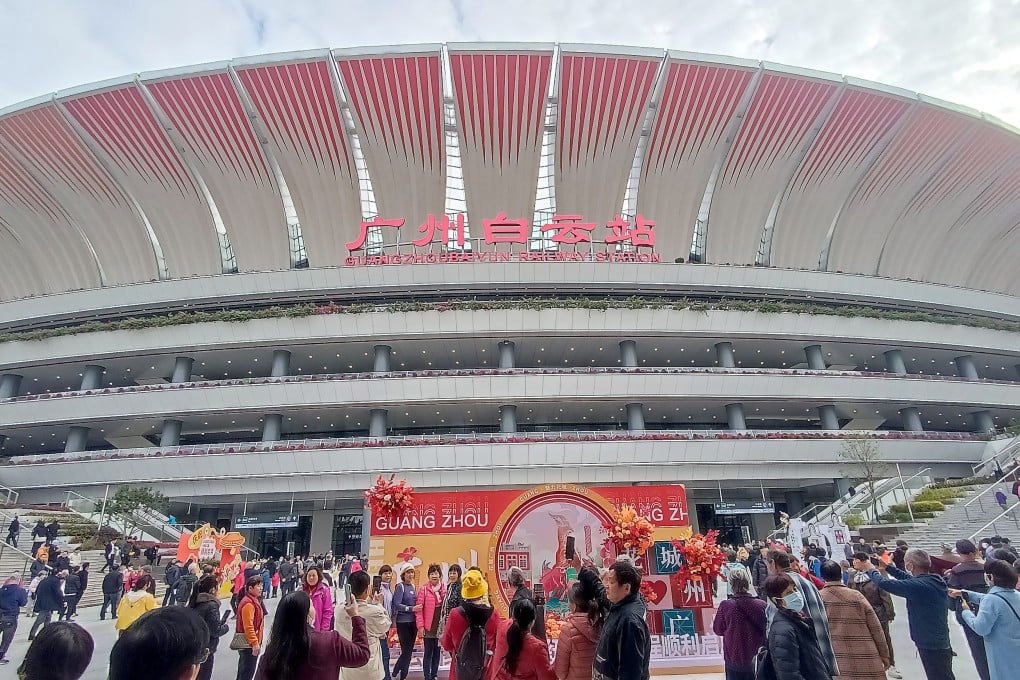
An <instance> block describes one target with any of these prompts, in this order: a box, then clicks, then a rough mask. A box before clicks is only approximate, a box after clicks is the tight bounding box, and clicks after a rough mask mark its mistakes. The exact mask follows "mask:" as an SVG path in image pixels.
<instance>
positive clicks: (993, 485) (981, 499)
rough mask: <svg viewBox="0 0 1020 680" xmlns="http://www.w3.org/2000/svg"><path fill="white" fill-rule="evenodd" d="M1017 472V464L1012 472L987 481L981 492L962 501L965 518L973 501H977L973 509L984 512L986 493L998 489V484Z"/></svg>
mask: <svg viewBox="0 0 1020 680" xmlns="http://www.w3.org/2000/svg"><path fill="white" fill-rule="evenodd" d="M985 462H987V461H985ZM1018 474H1020V466H1017V467H1015V468H1013V470H1012V472H1010V473H1009V474H1008V475H1006V476H1005V477H1004V478H1003V479H997V480H995V481H993V482H991V483H989V484H988V486H986V487H985V488H984V489H983V490H982V491H981V493H979V494H977V495H976V496H974V497H973V498H971V499H970V500H969V501H967V502H966V503H964V504H963V512H964V514H965V515H966V516H967V519H970V518H971V517H970V511H971V506H973V505H974V504H975V503H977V504H978V507H977V508H976V509H975V510H978V509H979V510H981V512H984V511H985V510H986V509H987V508H986V507H985V501H987V500H988V494H990V493H992V492H993V491H995V490H996V489H998V488H999V487H1000V486H1002V484H1003V482H1004V481H1005V480H1008V479H1009V478H1010V477H1012V478H1014V479H1016V477H1017V475H1018Z"/></svg>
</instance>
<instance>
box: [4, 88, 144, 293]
mask: <svg viewBox="0 0 1020 680" xmlns="http://www.w3.org/2000/svg"><path fill="white" fill-rule="evenodd" d="M0 138H3V140H4V141H5V142H6V143H7V144H9V145H10V147H11V148H13V149H14V150H15V151H16V152H17V153H18V155H19V157H20V159H21V160H22V161H23V162H25V163H29V164H31V166H32V168H33V170H34V172H35V174H36V175H35V176H36V177H37V178H38V180H39V181H40V183H41V184H42V185H43V189H44V190H45V191H46V192H47V193H48V194H50V195H51V196H53V197H54V198H56V199H57V200H58V201H59V202H60V203H61V204H62V205H63V206H64V208H65V210H66V211H67V212H68V214H70V216H71V217H72V218H73V219H74V220H75V221H76V222H77V224H78V226H79V227H81V229H82V231H84V232H85V234H86V235H87V236H88V239H89V241H90V242H91V244H92V245H93V247H94V248H95V251H96V254H97V256H98V257H99V262H100V264H101V265H102V269H103V273H104V275H105V277H106V283H107V284H117V283H133V282H136V281H149V280H155V279H158V278H159V272H158V270H157V267H156V258H155V253H154V251H153V247H152V242H151V241H150V240H149V237H148V235H147V234H146V231H145V226H144V224H143V223H142V222H141V220H140V219H139V217H138V215H137V214H136V213H135V212H134V210H133V208H132V207H131V205H130V202H129V201H128V199H127V197H126V196H125V195H124V193H123V192H122V191H121V189H120V187H119V186H117V184H116V183H115V182H114V181H113V180H112V178H111V177H110V176H109V174H108V173H107V172H106V170H105V169H104V168H103V167H102V166H101V165H99V163H98V162H97V161H96V159H95V157H94V156H93V155H92V153H91V152H90V151H89V150H88V148H87V147H86V146H85V145H84V144H83V143H82V142H81V140H80V139H78V137H77V135H76V134H75V132H74V130H72V129H71V127H70V125H68V123H67V121H65V120H64V119H63V117H62V116H61V115H60V113H59V112H58V111H57V109H56V107H55V106H53V105H52V104H48V105H45V106H40V107H36V108H33V109H28V110H26V111H22V112H20V113H17V114H14V115H11V116H7V117H5V118H2V119H0Z"/></svg>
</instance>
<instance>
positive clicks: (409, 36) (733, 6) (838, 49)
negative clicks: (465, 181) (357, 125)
mask: <svg viewBox="0 0 1020 680" xmlns="http://www.w3.org/2000/svg"><path fill="white" fill-rule="evenodd" d="M0 16H3V17H4V18H5V20H4V22H3V26H2V27H0V63H4V64H6V65H7V66H6V67H5V69H4V71H5V77H4V78H3V80H2V82H0V106H6V105H8V104H12V103H15V102H17V101H21V100H24V99H28V98H31V97H35V96H38V95H42V94H47V93H50V92H53V91H55V90H58V89H61V88H65V87H70V86H74V85H80V84H82V83H87V82H92V81H97V80H103V79H106V78H110V77H115V76H120V75H125V74H130V73H138V72H142V71H149V70H157V69H163V68H172V67H178V66H184V65H188V64H194V63H203V62H209V61H219V60H224V59H230V58H233V57H238V56H248V55H253V54H261V53H266V52H287V51H298V50H305V49H311V48H318V47H353V46H359V45H389V44H401V43H436V42H457V41H475V40H485V41H496V42H511V41H529V42H530V41H545V42H553V41H559V42H590V43H596V44H624V45H640V46H649V47H660V48H673V49H679V50H688V51H695V52H704V53H709V54H726V55H732V56H738V57H745V58H750V59H766V60H769V61H773V62H779V63H786V64H791V65H795V66H800V67H805V68H812V69H817V70H821V71H829V72H834V73H840V74H846V75H851V76H855V77H859V78H864V79H868V80H874V81H878V82H882V83H886V84H889V85H895V86H898V87H903V88H906V89H910V90H915V91H919V92H922V93H924V94H928V95H931V96H933V97H937V98H940V99H946V100H949V101H952V102H956V103H960V104H964V105H966V106H970V107H973V108H976V109H979V110H982V111H986V112H988V113H991V114H993V115H996V116H998V117H1001V118H1003V119H1005V120H1006V121H1009V122H1012V123H1014V124H1017V125H1020V88H1018V87H1017V80H1018V79H1020V47H1018V46H1020V3H1018V2H1016V1H1015V0H1012V1H1006V0H1003V1H1001V2H1000V1H993V0H976V1H972V2H967V3H961V2H958V1H955V0H948V1H947V0H899V1H898V2H858V1H852V0H850V1H844V2H841V3H839V5H838V6H836V5H834V4H833V3H805V2H803V1H802V0H774V1H773V2H757V1H751V0H716V1H713V2H694V1H693V0H645V1H644V2H640V3H634V2H624V1H622V0H601V1H599V0H573V1H568V0H563V1H560V2H551V1H549V0H519V1H518V2H513V3H497V2H489V1H488V0H472V1H471V2H466V1H465V0H434V1H433V2H427V3H422V2H410V1H405V0H373V1H371V2H363V1H361V2H356V1H354V0H349V1H348V2H344V3H335V2H325V1H321V0H304V1H301V0H292V1H290V2H277V1H276V0H218V1H214V0H204V1H203V0H177V1H176V2H174V3H171V4H168V3H150V2H141V1H138V2H124V3H119V4H116V5H97V4H95V3H80V2H74V1H72V0H63V1H58V0H51V1H50V2H46V3H24V2H20V1H18V0H0Z"/></svg>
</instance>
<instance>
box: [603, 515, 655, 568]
mask: <svg viewBox="0 0 1020 680" xmlns="http://www.w3.org/2000/svg"><path fill="white" fill-rule="evenodd" d="M603 527H604V528H605V530H606V533H607V534H608V537H607V538H606V542H607V543H609V544H610V545H612V546H613V547H614V548H616V553H617V554H618V555H624V554H626V555H632V556H635V557H640V556H641V555H644V554H645V552H646V551H647V550H648V549H649V548H651V547H652V544H653V543H654V540H653V538H652V534H654V533H655V525H654V524H652V523H651V522H649V521H648V519H647V518H645V517H643V516H642V515H639V514H638V511H637V510H635V509H634V507H633V506H630V505H624V506H621V507H620V508H618V509H616V510H614V511H613V513H612V515H611V519H610V521H609V522H608V523H603Z"/></svg>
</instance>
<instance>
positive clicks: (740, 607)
mask: <svg viewBox="0 0 1020 680" xmlns="http://www.w3.org/2000/svg"><path fill="white" fill-rule="evenodd" d="M712 630H713V631H715V634H716V635H722V637H723V660H724V661H725V662H726V668H727V669H728V670H732V671H737V672H745V673H747V672H752V671H754V656H755V654H756V653H757V651H758V648H759V647H761V646H762V645H764V644H765V602H763V601H762V600H759V599H758V598H756V597H752V596H751V595H734V596H733V597H731V598H729V599H728V600H723V601H722V602H720V603H719V611H718V612H716V614H715V621H714V622H713V623H712Z"/></svg>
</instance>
